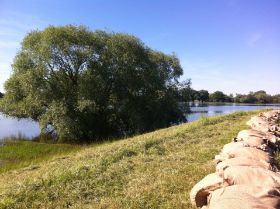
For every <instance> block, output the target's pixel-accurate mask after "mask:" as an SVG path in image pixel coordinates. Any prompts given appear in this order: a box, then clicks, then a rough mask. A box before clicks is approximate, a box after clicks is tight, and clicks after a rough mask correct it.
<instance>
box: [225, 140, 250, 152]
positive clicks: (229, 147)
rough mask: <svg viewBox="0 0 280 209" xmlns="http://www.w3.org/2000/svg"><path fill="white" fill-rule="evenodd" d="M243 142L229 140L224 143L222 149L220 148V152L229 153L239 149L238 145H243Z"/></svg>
mask: <svg viewBox="0 0 280 209" xmlns="http://www.w3.org/2000/svg"><path fill="white" fill-rule="evenodd" d="M244 146H245V145H244V143H243V142H230V143H228V144H225V145H224V147H223V149H222V151H221V152H222V153H229V152H231V151H233V150H235V149H239V148H240V147H244Z"/></svg>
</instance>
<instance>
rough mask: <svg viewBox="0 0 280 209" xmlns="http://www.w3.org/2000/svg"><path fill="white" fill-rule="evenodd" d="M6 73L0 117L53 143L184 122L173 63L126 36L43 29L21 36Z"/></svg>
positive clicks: (171, 58) (80, 29)
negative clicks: (32, 126) (53, 138)
mask: <svg viewBox="0 0 280 209" xmlns="http://www.w3.org/2000/svg"><path fill="white" fill-rule="evenodd" d="M12 68H13V73H12V75H11V77H10V78H9V79H8V80H7V81H6V83H5V90H6V91H5V96H4V98H3V99H2V100H1V109H2V111H4V112H5V113H6V114H8V115H11V116H16V117H20V118H27V117H30V118H33V119H34V120H37V121H39V123H40V127H41V131H42V133H48V132H50V131H51V129H53V128H54V130H55V132H56V133H57V136H58V139H59V140H61V141H62V140H64V141H65V140H67V141H73V140H77V141H82V140H85V141H90V140H96V139H100V138H102V137H110V136H121V135H128V134H134V133H141V132H145V131H150V130H154V129H157V128H161V127H167V126H169V125H170V124H172V123H177V122H180V121H182V120H184V117H183V113H182V111H181V109H180V108H179V107H178V98H177V96H178V95H177V87H176V86H177V83H178V81H177V79H178V78H179V76H181V75H182V68H181V66H180V63H179V60H178V59H177V58H176V56H174V55H166V54H163V53H161V52H158V51H154V50H152V49H150V48H149V47H147V46H145V45H144V44H143V43H142V42H141V41H140V40H139V39H138V38H136V37H134V36H131V35H127V34H121V33H108V32H104V31H95V32H92V31H90V30H88V29H87V28H85V27H76V26H71V25H69V26H63V27H53V26H50V27H48V28H46V29H45V30H43V31H33V32H31V33H29V34H27V36H26V37H25V38H24V40H23V41H22V46H21V49H20V50H19V52H18V54H17V55H16V57H15V59H14V63H13V65H12ZM50 127H52V128H50Z"/></svg>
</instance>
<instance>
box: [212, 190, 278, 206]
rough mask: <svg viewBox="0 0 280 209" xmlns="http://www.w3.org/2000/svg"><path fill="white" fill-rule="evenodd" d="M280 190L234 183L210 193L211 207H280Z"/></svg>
mask: <svg viewBox="0 0 280 209" xmlns="http://www.w3.org/2000/svg"><path fill="white" fill-rule="evenodd" d="M279 206H280V197H279V190H278V189H275V188H267V187H258V186H257V187H256V186H253V185H234V186H228V187H225V188H221V189H217V190H215V191H213V192H211V194H210V195H209V198H208V208H209V209H254V208H279Z"/></svg>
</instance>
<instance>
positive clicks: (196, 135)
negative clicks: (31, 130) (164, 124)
mask: <svg viewBox="0 0 280 209" xmlns="http://www.w3.org/2000/svg"><path fill="white" fill-rule="evenodd" d="M256 113H257V112H256V111H253V112H238V113H233V114H230V115H225V116H219V117H213V118H203V119H201V120H199V121H196V122H192V123H187V124H183V125H179V126H175V127H171V128H167V129H162V130H159V131H155V132H152V133H148V134H144V135H140V136H136V137H133V138H129V139H125V140H122V141H115V142H111V143H105V144H101V145H100V146H95V147H89V148H86V149H82V150H81V151H79V152H78V153H76V154H75V155H66V156H65V157H63V158H62V157H60V158H54V159H52V160H50V161H48V162H44V163H41V164H39V165H38V166H37V167H36V169H28V168H25V169H21V170H17V171H10V172H7V173H3V174H0V208H67V207H72V208H193V207H192V206H191V204H190V201H189V191H190V189H191V188H192V186H193V185H194V184H195V183H196V182H198V181H199V180H200V179H201V178H203V177H204V176H205V175H207V174H208V173H210V172H213V171H214V169H215V166H214V164H213V161H212V160H213V157H214V155H215V154H217V153H218V152H219V151H220V150H221V148H222V146H223V145H224V144H225V143H228V142H229V141H231V138H232V137H234V136H236V134H237V133H238V132H239V131H240V130H242V129H245V128H247V126H246V125H245V123H246V121H247V120H249V118H250V117H251V116H252V115H254V114H256Z"/></svg>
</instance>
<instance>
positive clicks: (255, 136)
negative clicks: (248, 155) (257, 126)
mask: <svg viewBox="0 0 280 209" xmlns="http://www.w3.org/2000/svg"><path fill="white" fill-rule="evenodd" d="M236 141H238V142H240V141H242V142H243V143H244V145H248V146H250V147H259V146H261V145H263V144H266V143H267V141H268V140H267V139H266V134H265V133H263V132H260V131H257V130H253V129H249V130H243V131H240V132H239V133H238V135H237V137H236Z"/></svg>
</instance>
